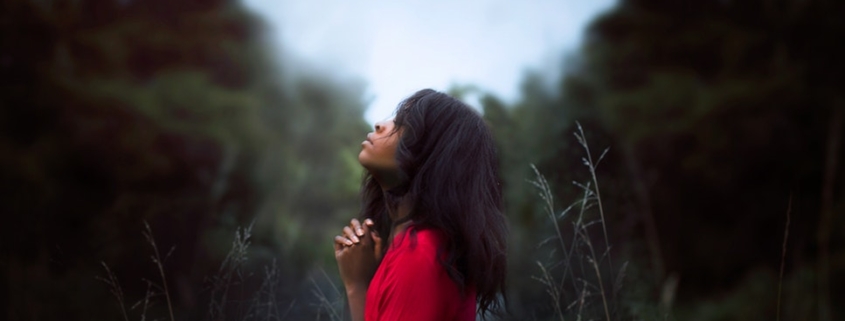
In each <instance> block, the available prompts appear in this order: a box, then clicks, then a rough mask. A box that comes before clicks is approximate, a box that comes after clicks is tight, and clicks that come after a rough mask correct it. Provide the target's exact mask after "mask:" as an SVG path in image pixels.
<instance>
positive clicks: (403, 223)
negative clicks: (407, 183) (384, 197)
mask: <svg viewBox="0 0 845 321" xmlns="http://www.w3.org/2000/svg"><path fill="white" fill-rule="evenodd" d="M385 193H386V192H385ZM385 205H387V204H385ZM387 213H388V215H389V217H390V221H391V222H393V226H392V227H391V230H390V237H389V238H388V243H387V244H392V243H393V237H394V236H396V235H399V233H402V231H404V230H405V229H406V228H407V227H408V226H409V225H411V224H412V223H413V222H414V221H413V220H411V219H410V217H409V215H410V213H411V204H410V201H409V199H408V198H406V197H403V198H402V199H401V200H399V204H398V205H397V206H396V208H395V209H393V208H391V207H390V206H389V205H387ZM397 223H398V224H397Z"/></svg>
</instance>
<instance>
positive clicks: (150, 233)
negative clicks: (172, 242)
mask: <svg viewBox="0 0 845 321" xmlns="http://www.w3.org/2000/svg"><path fill="white" fill-rule="evenodd" d="M144 226H145V227H146V230H145V231H144V237H146V238H147V242H148V243H149V244H150V245H151V246H152V247H153V255H152V256H150V258H151V259H152V260H153V263H155V265H156V267H158V272H159V275H160V276H161V284H162V287H163V288H164V290H163V292H164V298H165V299H166V301H167V311H168V312H169V313H170V321H175V320H176V318H174V317H173V304H172V303H171V300H170V291H169V290H168V288H167V278H166V277H165V274H164V262H165V261H166V260H167V258H168V257H170V254H172V253H173V250H174V249H175V247H172V248H170V251H169V252H168V253H167V255H166V256H165V257H164V259H162V258H161V255H160V253H159V251H158V246H157V245H156V241H155V238H153V230H152V229H151V228H150V224H149V223H147V222H146V221H144Z"/></svg>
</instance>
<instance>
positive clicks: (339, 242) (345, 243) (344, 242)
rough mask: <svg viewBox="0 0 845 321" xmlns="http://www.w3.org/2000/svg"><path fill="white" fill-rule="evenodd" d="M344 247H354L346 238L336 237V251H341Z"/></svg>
mask: <svg viewBox="0 0 845 321" xmlns="http://www.w3.org/2000/svg"><path fill="white" fill-rule="evenodd" d="M344 246H352V241H350V240H349V239H348V238H345V237H343V236H340V235H337V236H335V237H334V249H335V250H338V251H339V250H340V249H342V248H343V247H344Z"/></svg>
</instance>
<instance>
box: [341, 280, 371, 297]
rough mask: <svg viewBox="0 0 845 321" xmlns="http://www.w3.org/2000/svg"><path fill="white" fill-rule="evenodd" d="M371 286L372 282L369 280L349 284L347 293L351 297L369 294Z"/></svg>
mask: <svg viewBox="0 0 845 321" xmlns="http://www.w3.org/2000/svg"><path fill="white" fill-rule="evenodd" d="M369 286H370V284H369V283H368V282H361V283H354V284H347V285H346V295H347V296H350V297H351V296H356V295H367V289H368V288H369Z"/></svg>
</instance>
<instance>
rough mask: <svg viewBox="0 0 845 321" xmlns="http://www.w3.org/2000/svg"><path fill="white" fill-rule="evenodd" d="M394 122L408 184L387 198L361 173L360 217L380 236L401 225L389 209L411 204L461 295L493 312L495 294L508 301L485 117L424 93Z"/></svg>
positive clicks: (402, 107)
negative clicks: (436, 235) (439, 238)
mask: <svg viewBox="0 0 845 321" xmlns="http://www.w3.org/2000/svg"><path fill="white" fill-rule="evenodd" d="M394 121H395V124H396V125H395V127H394V130H395V131H396V132H400V131H401V135H402V136H401V138H400V140H399V144H398V146H397V149H396V160H397V163H398V165H399V169H400V171H401V172H402V173H401V174H402V175H404V177H405V179H404V180H403V181H402V183H400V184H399V185H398V186H395V187H393V188H391V189H390V190H388V191H387V192H384V191H383V190H382V189H381V187H380V186H379V185H378V183H377V182H376V181H375V179H374V178H373V177H372V176H371V175H369V174H366V175H365V177H364V184H363V186H362V198H363V208H362V210H363V213H362V214H363V216H364V217H368V218H372V219H373V221H374V222H375V228H376V230H377V231H378V232H379V234H380V235H381V236H382V237H385V236H387V235H389V234H388V233H390V230H391V227H392V226H393V225H394V224H397V223H398V222H391V221H390V218H389V216H388V207H390V208H391V209H396V207H397V204H398V202H399V201H400V200H402V201H404V202H407V204H410V213H409V217H408V218H409V219H410V220H412V221H413V222H412V223H411V226H412V227H416V228H433V229H435V230H438V231H440V232H441V234H442V235H443V238H444V244H443V248H441V249H440V252H441V254H444V255H441V256H440V257H443V258H444V259H443V260H441V264H442V265H443V266H444V268H445V269H446V271H447V272H448V274H449V276H450V277H451V278H452V280H454V281H455V283H457V284H458V286H459V287H460V288H461V289H463V290H466V289H467V287H473V288H475V291H476V295H477V301H478V311H479V313H480V314H481V315H482V316H485V315H486V314H487V312H493V311H496V310H498V309H499V308H500V307H501V305H500V301H499V296H500V295H501V299H502V301H501V302H504V300H505V297H504V294H505V275H506V273H507V256H506V253H507V242H506V241H507V233H508V228H507V223H506V221H505V217H504V215H503V213H502V189H501V185H500V183H499V179H498V161H497V157H496V148H495V143H494V141H493V137H492V134H491V133H490V130H489V129H488V127H487V125H486V124H485V122H484V119H483V118H482V117H481V115H480V114H479V113H478V112H476V111H475V110H473V109H472V108H470V107H469V106H467V105H466V104H464V103H462V102H461V101H459V100H457V99H455V98H453V97H451V96H449V95H446V94H444V93H440V92H437V91H434V90H431V89H423V90H420V91H418V92H416V93H415V94H414V95H412V96H411V97H409V98H407V99H405V100H404V101H402V102H401V103H400V104H399V106H398V108H397V111H396V118H395V119H394ZM409 228H410V227H409ZM412 231H413V229H412ZM385 248H387V247H385Z"/></svg>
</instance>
